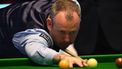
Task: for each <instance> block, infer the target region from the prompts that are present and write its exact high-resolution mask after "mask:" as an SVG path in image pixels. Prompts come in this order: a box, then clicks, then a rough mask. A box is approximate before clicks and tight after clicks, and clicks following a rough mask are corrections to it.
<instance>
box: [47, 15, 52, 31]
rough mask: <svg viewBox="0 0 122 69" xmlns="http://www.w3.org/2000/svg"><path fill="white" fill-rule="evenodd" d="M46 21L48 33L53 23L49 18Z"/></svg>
mask: <svg viewBox="0 0 122 69" xmlns="http://www.w3.org/2000/svg"><path fill="white" fill-rule="evenodd" d="M46 21H47V28H48V30H49V31H50V30H51V28H52V25H53V24H52V23H53V21H52V19H51V18H50V16H48V18H47V19H46Z"/></svg>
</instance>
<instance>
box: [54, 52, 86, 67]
mask: <svg viewBox="0 0 122 69" xmlns="http://www.w3.org/2000/svg"><path fill="white" fill-rule="evenodd" d="M54 60H56V61H60V60H67V61H68V63H69V67H70V68H72V67H73V65H74V64H75V65H78V66H79V67H84V66H87V63H86V62H87V60H83V59H81V58H80V57H79V58H78V57H72V56H67V55H64V54H57V55H56V56H55V57H54Z"/></svg>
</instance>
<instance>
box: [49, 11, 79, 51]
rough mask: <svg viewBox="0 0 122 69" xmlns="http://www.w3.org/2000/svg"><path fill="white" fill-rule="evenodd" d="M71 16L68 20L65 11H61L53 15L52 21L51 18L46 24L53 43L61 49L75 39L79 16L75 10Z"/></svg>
mask: <svg viewBox="0 0 122 69" xmlns="http://www.w3.org/2000/svg"><path fill="white" fill-rule="evenodd" d="M72 16H73V18H72V19H71V20H70V21H69V20H67V19H66V12H65V11H61V12H59V13H58V14H57V15H56V16H55V17H54V21H52V20H51V21H50V23H51V24H48V25H47V26H48V30H49V33H50V35H51V37H52V39H53V40H54V42H55V44H56V45H57V46H59V47H60V48H62V49H64V48H66V47H67V46H68V45H69V44H71V43H73V42H74V41H75V38H76V36H77V33H78V30H79V26H80V18H79V16H78V15H77V13H76V12H73V14H72ZM52 23H53V24H52Z"/></svg>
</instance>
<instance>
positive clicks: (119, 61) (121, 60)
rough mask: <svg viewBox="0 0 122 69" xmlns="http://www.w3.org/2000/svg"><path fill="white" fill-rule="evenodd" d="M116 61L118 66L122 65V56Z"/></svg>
mask: <svg viewBox="0 0 122 69" xmlns="http://www.w3.org/2000/svg"><path fill="white" fill-rule="evenodd" d="M115 63H116V65H117V66H118V67H122V58H116V60H115Z"/></svg>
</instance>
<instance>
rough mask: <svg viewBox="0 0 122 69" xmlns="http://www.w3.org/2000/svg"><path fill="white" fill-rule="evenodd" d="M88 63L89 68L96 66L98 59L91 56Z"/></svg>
mask: <svg viewBox="0 0 122 69" xmlns="http://www.w3.org/2000/svg"><path fill="white" fill-rule="evenodd" d="M87 64H88V67H89V68H96V67H97V64H98V62H97V60H96V59H94V58H90V59H89V60H88V61H87Z"/></svg>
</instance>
